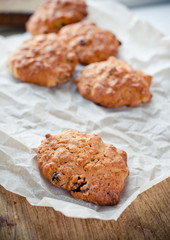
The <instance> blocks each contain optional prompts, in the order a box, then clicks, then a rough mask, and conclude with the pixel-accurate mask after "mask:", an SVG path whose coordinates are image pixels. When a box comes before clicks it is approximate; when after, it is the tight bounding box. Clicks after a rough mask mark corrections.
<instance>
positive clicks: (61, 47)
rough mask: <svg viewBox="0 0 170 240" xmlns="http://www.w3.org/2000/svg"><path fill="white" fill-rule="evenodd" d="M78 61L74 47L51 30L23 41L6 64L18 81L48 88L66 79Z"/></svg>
mask: <svg viewBox="0 0 170 240" xmlns="http://www.w3.org/2000/svg"><path fill="white" fill-rule="evenodd" d="M77 63H78V59H77V56H76V54H75V53H74V52H73V50H71V49H70V48H69V47H68V46H66V45H65V44H64V43H63V42H61V41H60V40H59V39H58V37H57V34H55V33H50V34H42V35H38V36H35V37H33V38H32V39H30V40H27V41H25V42H24V43H22V44H21V46H20V47H19V48H18V49H17V50H16V51H15V52H14V53H13V54H12V55H11V56H10V57H9V59H8V62H7V65H8V67H9V69H10V71H11V73H12V75H13V76H14V77H16V78H18V79H20V80H21V81H23V82H29V83H33V84H38V85H42V86H47V87H51V86H56V84H57V83H64V82H66V81H67V80H69V79H70V77H71V76H72V73H73V71H74V68H75V66H76V64H77Z"/></svg>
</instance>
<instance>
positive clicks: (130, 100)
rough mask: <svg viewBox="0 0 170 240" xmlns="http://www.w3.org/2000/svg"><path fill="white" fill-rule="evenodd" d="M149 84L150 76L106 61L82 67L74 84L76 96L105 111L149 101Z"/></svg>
mask: <svg viewBox="0 0 170 240" xmlns="http://www.w3.org/2000/svg"><path fill="white" fill-rule="evenodd" d="M151 80H152V77H151V76H149V75H146V74H144V73H142V72H141V71H139V70H135V69H134V68H132V67H131V66H129V65H128V64H127V63H126V62H124V61H121V60H118V59H117V58H115V57H110V58H109V59H108V60H107V61H103V62H100V63H92V64H90V65H88V66H86V67H85V68H84V70H83V71H82V73H81V75H80V77H79V78H77V79H75V83H76V84H77V88H78V90H79V92H80V94H81V95H82V96H83V97H84V98H86V99H88V100H91V101H93V102H94V103H97V104H99V105H102V106H105V107H120V106H123V105H127V106H133V107H134V106H138V105H139V104H140V103H146V102H148V101H149V99H150V98H151V96H152V95H151V93H150V90H149V87H150V84H151Z"/></svg>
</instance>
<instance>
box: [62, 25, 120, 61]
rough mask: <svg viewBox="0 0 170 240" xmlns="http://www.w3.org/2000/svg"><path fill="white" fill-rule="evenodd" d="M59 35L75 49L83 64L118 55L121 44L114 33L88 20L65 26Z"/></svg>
mask: <svg viewBox="0 0 170 240" xmlns="http://www.w3.org/2000/svg"><path fill="white" fill-rule="evenodd" d="M58 35H59V37H60V38H61V39H62V40H63V41H64V42H65V43H67V44H69V45H70V47H71V48H72V49H74V50H75V52H76V53H77V56H78V59H79V62H80V63H81V64H83V65H87V64H90V63H93V62H100V61H103V60H106V59H107V58H108V57H110V56H116V55H117V52H118V47H119V45H120V42H119V41H118V40H117V39H116V37H115V35H114V34H113V33H111V32H110V31H107V30H104V29H102V28H100V27H98V26H96V24H95V23H92V22H88V21H82V22H80V23H75V24H71V25H69V26H65V27H63V28H62V29H61V30H60V32H59V33H58Z"/></svg>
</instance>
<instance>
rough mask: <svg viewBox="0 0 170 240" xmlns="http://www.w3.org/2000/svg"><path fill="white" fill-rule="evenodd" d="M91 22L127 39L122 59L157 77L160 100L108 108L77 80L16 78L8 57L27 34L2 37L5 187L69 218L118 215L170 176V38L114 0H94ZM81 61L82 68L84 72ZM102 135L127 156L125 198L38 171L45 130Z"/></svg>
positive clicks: (0, 132)
mask: <svg viewBox="0 0 170 240" xmlns="http://www.w3.org/2000/svg"><path fill="white" fill-rule="evenodd" d="M88 5H89V17H88V18H89V19H90V20H91V21H94V22H96V23H97V24H98V25H99V26H101V27H103V28H106V29H109V30H111V31H112V32H114V33H115V34H116V36H117V37H118V39H119V40H120V41H121V42H122V45H121V47H120V51H119V55H118V57H119V58H120V59H124V60H126V61H127V62H128V63H129V64H131V65H132V66H133V67H135V68H137V69H140V70H142V71H144V72H145V73H147V74H150V75H152V76H153V81H152V85H151V92H152V94H153V97H152V99H151V101H150V102H149V103H147V104H143V105H140V106H139V107H134V108H132V107H119V108H112V109H107V108H104V107H101V106H98V105H96V104H94V103H92V102H90V101H88V100H86V99H84V98H83V97H82V96H81V95H80V94H79V93H78V92H77V90H76V86H75V84H74V83H73V80H70V81H69V82H67V83H65V84H63V85H58V86H56V87H54V88H50V89H49V88H46V87H41V86H36V85H31V84H28V83H23V82H20V81H19V80H17V79H14V78H13V77H12V76H11V75H10V73H9V71H8V69H7V67H6V60H7V58H8V56H9V55H10V54H11V52H12V51H14V50H15V48H16V47H17V46H18V45H19V44H20V43H21V42H22V41H24V40H25V39H28V38H30V35H29V34H28V33H25V34H20V35H15V36H11V37H7V38H4V37H1V38H0V52H1V58H0V184H1V185H2V186H4V187H5V188H6V189H7V190H9V191H11V192H14V193H17V194H19V195H22V196H24V197H26V198H27V200H28V201H29V203H31V204H32V205H39V206H51V207H53V208H54V209H55V210H57V211H60V212H62V213H63V214H65V215H66V216H70V217H79V218H98V219H104V220H109V219H115V220H116V219H117V218H118V217H119V216H120V214H121V213H122V212H123V211H124V209H125V208H126V207H127V206H128V205H129V204H130V203H131V202H132V201H133V200H134V199H135V198H136V197H137V195H138V194H139V193H141V192H143V191H144V190H146V189H148V188H149V187H151V186H152V185H154V184H156V183H158V182H160V181H162V180H163V179H165V178H166V177H168V176H169V175H170V172H169V167H170V162H169V158H170V157H169V156H170V107H169V103H170V94H169V92H170V38H168V37H164V36H163V35H161V34H160V33H159V32H157V31H156V30H155V29H154V28H152V27H151V26H150V25H149V24H147V23H145V22H141V21H139V20H138V19H137V18H136V17H135V16H133V14H132V13H130V12H129V10H128V9H127V8H125V7H124V6H122V5H120V4H118V3H116V2H114V1H88ZM81 70H82V67H81V66H78V67H77V68H76V71H75V76H78V75H79V74H80V71H81ZM67 128H68V129H76V130H79V131H81V132H87V133H97V134H99V135H100V136H101V137H102V139H103V140H104V141H105V142H108V143H112V144H114V145H115V147H117V148H118V149H122V150H125V151H126V152H127V154H128V167H129V171H130V175H129V177H128V178H127V180H126V181H125V188H124V190H123V191H122V193H121V200H120V203H119V204H118V205H116V206H112V207H110V206H105V207H102V206H97V205H94V204H91V203H88V202H84V201H81V200H77V199H74V198H73V197H72V196H71V195H70V193H69V192H67V191H66V190H63V189H60V188H57V187H55V186H53V185H52V184H51V183H49V182H48V180H46V179H45V178H44V177H43V176H42V175H41V173H40V172H39V169H38V166H37V162H36V148H37V147H38V146H39V145H40V142H41V140H42V139H43V138H44V135H45V134H46V133H51V134H56V133H59V132H61V131H63V130H64V129H67Z"/></svg>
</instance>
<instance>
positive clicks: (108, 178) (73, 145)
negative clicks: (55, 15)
mask: <svg viewBox="0 0 170 240" xmlns="http://www.w3.org/2000/svg"><path fill="white" fill-rule="evenodd" d="M37 161H38V165H39V168H40V170H41V171H42V174H43V175H44V176H45V177H46V178H48V179H49V180H50V182H51V183H52V184H54V185H56V186H57V187H61V188H64V189H67V190H68V191H70V193H71V195H72V196H73V197H75V198H77V199H82V200H85V201H88V202H92V203H95V204H98V205H115V204H117V203H118V202H119V200H120V192H121V191H122V190H123V188H124V180H125V178H126V177H127V176H128V174H129V171H128V167H127V155H126V153H125V152H124V151H118V150H117V149H116V148H115V147H114V146H113V145H112V144H107V143H104V142H103V141H102V139H101V137H100V136H99V135H97V134H86V133H80V132H78V131H75V130H65V131H63V132H62V133H60V134H56V135H54V136H52V135H50V134H47V135H46V139H45V140H43V141H42V142H41V145H40V146H39V147H38V149H37Z"/></svg>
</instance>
